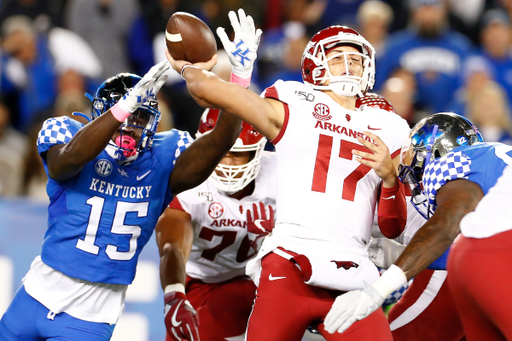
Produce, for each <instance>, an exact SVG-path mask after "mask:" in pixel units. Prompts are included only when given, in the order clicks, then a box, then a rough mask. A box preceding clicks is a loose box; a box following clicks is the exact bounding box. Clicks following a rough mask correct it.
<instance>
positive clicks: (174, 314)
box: [171, 301, 183, 328]
mask: <svg viewBox="0 0 512 341" xmlns="http://www.w3.org/2000/svg"><path fill="white" fill-rule="evenodd" d="M181 303H183V301H180V303H178V305H177V306H176V309H175V310H174V312H173V313H172V316H171V323H172V326H173V327H174V328H178V327H179V326H180V324H181V322H182V321H180V323H178V321H177V320H176V314H177V313H178V310H179V309H180V304H181Z"/></svg>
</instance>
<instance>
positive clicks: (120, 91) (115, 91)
mask: <svg viewBox="0 0 512 341" xmlns="http://www.w3.org/2000/svg"><path fill="white" fill-rule="evenodd" d="M140 80H141V77H139V76H137V75H135V74H132V73H119V74H117V75H115V76H114V77H111V78H109V79H107V80H106V81H104V82H103V83H102V84H101V85H100V86H99V88H98V90H96V94H95V95H94V98H91V97H92V96H88V97H89V98H91V99H92V101H93V102H92V115H91V116H92V119H93V120H94V119H96V118H98V117H99V116H100V115H102V114H104V113H105V112H106V111H107V110H108V109H110V108H111V107H112V106H114V105H115V104H116V103H117V102H118V101H119V100H120V99H121V98H122V97H123V96H124V95H125V94H126V93H127V92H128V90H130V89H131V88H133V87H134V86H135V84H137V83H138V82H139V81H140ZM160 117H161V114H160V111H159V106H158V101H157V98H156V96H155V97H154V98H151V99H150V100H148V101H147V102H145V103H143V104H142V106H140V107H139V108H138V109H137V111H135V112H134V113H132V114H131V115H130V116H129V117H128V118H127V119H126V120H125V121H124V123H123V125H122V127H121V138H120V140H121V141H123V129H126V127H130V128H131V129H140V130H141V131H142V136H141V139H140V141H139V143H138V144H137V145H136V146H130V147H129V148H124V147H122V145H123V143H119V144H116V143H113V142H112V143H111V145H114V146H115V147H117V148H118V152H116V153H115V158H116V160H118V161H123V160H124V159H125V158H126V157H127V156H131V155H133V154H134V153H136V152H139V153H142V152H144V151H146V150H148V149H150V148H151V146H152V144H153V137H154V135H155V134H156V131H157V127H158V123H160Z"/></svg>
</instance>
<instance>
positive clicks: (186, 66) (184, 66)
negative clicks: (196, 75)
mask: <svg viewBox="0 0 512 341" xmlns="http://www.w3.org/2000/svg"><path fill="white" fill-rule="evenodd" d="M188 67H191V68H194V69H197V70H199V68H198V67H197V66H194V65H191V64H186V65H183V67H182V68H181V72H180V75H181V78H183V79H184V80H185V77H183V72H185V69H186V68H188Z"/></svg>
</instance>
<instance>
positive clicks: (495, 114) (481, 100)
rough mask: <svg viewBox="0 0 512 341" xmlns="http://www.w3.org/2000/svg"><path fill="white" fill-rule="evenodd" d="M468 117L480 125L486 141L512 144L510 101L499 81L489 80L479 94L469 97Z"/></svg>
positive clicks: (479, 127)
mask: <svg viewBox="0 0 512 341" xmlns="http://www.w3.org/2000/svg"><path fill="white" fill-rule="evenodd" d="M468 119H469V120H470V121H471V122H473V123H474V124H475V125H476V126H477V127H478V129H479V130H480V133H481V134H482V136H483V137H484V140H485V141H486V142H502V143H506V144H509V145H512V123H511V119H510V111H509V101H508V99H507V95H506V93H505V91H504V90H503V88H502V87H501V86H500V85H499V84H498V83H496V82H493V81H490V80H488V81H487V82H485V83H484V84H483V86H482V89H481V91H480V92H479V93H478V96H471V97H469V98H468Z"/></svg>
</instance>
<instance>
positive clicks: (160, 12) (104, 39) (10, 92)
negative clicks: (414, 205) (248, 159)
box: [0, 0, 512, 201]
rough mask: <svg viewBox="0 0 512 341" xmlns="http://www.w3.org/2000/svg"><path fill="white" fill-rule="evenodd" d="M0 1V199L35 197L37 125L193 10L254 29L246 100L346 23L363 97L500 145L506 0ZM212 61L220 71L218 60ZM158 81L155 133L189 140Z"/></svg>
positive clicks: (158, 44)
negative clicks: (365, 48)
mask: <svg viewBox="0 0 512 341" xmlns="http://www.w3.org/2000/svg"><path fill="white" fill-rule="evenodd" d="M0 6H1V8H0V37H1V49H0V60H1V63H0V150H1V152H0V174H1V177H0V195H1V196H29V197H32V198H34V199H38V200H43V201H45V200H47V196H46V193H45V184H46V175H45V173H44V171H43V169H42V165H41V164H40V159H39V158H38V156H37V152H36V148H35V138H36V135H37V131H39V129H40V128H41V124H42V122H43V121H44V120H45V119H46V118H48V117H51V116H61V115H70V113H72V112H75V111H77V112H83V113H85V114H89V112H90V101H89V100H88V99H87V98H86V97H85V96H84V93H86V92H88V93H91V94H92V93H94V91H95V89H96V88H97V87H98V85H99V84H101V82H102V81H103V80H104V79H106V78H108V77H110V76H113V75H115V74H116V73H118V72H126V71H129V72H133V73H136V74H139V75H143V74H144V73H145V72H147V70H149V68H150V67H151V66H152V65H153V64H154V63H155V62H157V61H160V60H163V59H164V44H163V43H162V41H163V31H164V28H165V25H166V22H167V20H168V18H169V17H170V16H171V15H172V13H174V12H176V11H185V12H190V13H193V14H195V15H197V16H198V17H200V18H201V19H202V20H203V21H205V22H206V23H207V24H208V25H209V26H210V28H211V29H212V31H214V30H215V29H216V28H217V27H219V26H221V27H226V28H230V25H229V22H228V18H227V16H226V15H225V13H227V12H228V11H229V10H237V9H238V8H244V9H245V10H246V11H247V13H251V15H252V17H254V19H255V22H256V26H257V27H261V28H262V29H263V31H264V34H263V37H262V42H261V46H260V49H259V59H258V61H257V65H256V68H255V71H254V75H253V81H252V83H253V84H252V88H253V90H254V91H255V92H257V93H259V92H261V91H262V90H264V89H265V88H266V87H267V86H269V85H272V84H273V83H274V82H275V80H277V79H283V80H297V81H302V76H301V72H300V65H301V57H302V51H303V50H304V47H305V45H306V43H307V42H308V41H309V39H310V38H311V36H312V35H313V34H314V33H315V32H316V31H318V29H320V28H323V27H327V26H329V25H334V24H341V25H348V26H351V27H354V28H356V29H357V30H358V31H359V32H360V33H361V34H362V35H363V36H365V37H366V38H367V39H368V41H369V42H370V43H372V45H373V46H374V47H375V49H376V51H377V53H376V63H377V68H376V70H377V73H376V84H375V87H374V90H373V91H374V92H377V93H379V94H382V95H383V96H384V97H385V98H386V99H388V100H389V101H390V102H391V104H392V105H393V106H394V107H395V110H396V111H397V113H398V114H399V115H400V116H402V117H404V118H405V119H406V120H407V121H408V122H409V124H410V125H411V126H412V125H413V124H414V123H416V122H418V121H419V120H420V119H421V118H423V117H425V116H427V115H429V114H432V113H434V112H440V111H454V112H457V113H459V114H462V115H464V116H466V117H468V118H470V119H471V120H472V121H473V122H475V123H476V124H478V126H479V127H480V130H481V132H482V134H483V136H484V138H485V139H486V141H499V142H504V143H507V144H510V143H512V130H511V114H510V110H509V104H508V103H509V102H510V100H511V96H512V54H511V50H510V47H511V42H510V40H511V39H510V37H511V27H512V26H511V21H510V15H511V14H512V1H509V0H472V1H456V0H387V1H380V0H368V1H363V0H351V1H339V0H313V1H311V0H267V1H243V0H238V1H222V0H195V1H180V0H144V1H137V0H94V1H86V0H3V1H2V2H1V3H0ZM228 34H232V32H229V29H228ZM218 46H219V48H221V47H222V45H221V44H220V41H219V42H218ZM390 51H392V52H390ZM219 56H220V57H219V67H220V65H222V64H223V63H224V64H225V63H227V58H226V57H225V56H224V55H223V54H222V51H221V52H219ZM228 65H229V64H228ZM169 76H170V77H169V79H168V81H167V83H166V84H165V85H164V87H163V89H162V91H161V92H160V94H159V96H160V97H161V100H160V106H161V108H162V112H163V114H162V124H161V125H160V129H161V130H168V129H169V128H171V127H175V128H177V129H182V130H186V131H189V132H190V133H192V134H193V133H195V131H196V129H197V124H198V122H199V117H200V115H201V114H202V108H200V107H199V106H198V105H197V104H196V103H195V101H194V100H192V98H191V97H190V95H189V94H188V91H187V90H186V87H185V83H184V81H183V80H182V79H181V77H179V75H178V74H177V73H175V72H174V71H172V70H171V71H169ZM483 107H485V108H486V109H487V110H485V111H483V110H479V108H483ZM73 117H74V118H75V119H78V120H80V119H81V118H80V117H78V116H73Z"/></svg>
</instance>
